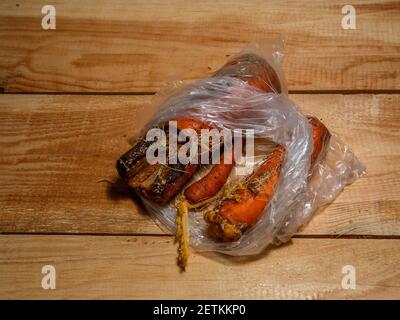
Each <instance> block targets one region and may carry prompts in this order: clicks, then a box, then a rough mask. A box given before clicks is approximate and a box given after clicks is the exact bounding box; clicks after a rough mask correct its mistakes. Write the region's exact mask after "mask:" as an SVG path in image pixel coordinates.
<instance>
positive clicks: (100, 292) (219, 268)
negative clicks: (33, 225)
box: [0, 235, 400, 299]
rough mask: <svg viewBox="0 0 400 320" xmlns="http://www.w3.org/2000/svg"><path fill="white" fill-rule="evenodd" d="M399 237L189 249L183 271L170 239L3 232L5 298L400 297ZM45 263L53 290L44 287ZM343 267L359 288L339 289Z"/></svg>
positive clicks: (0, 294)
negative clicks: (243, 254)
mask: <svg viewBox="0 0 400 320" xmlns="http://www.w3.org/2000/svg"><path fill="white" fill-rule="evenodd" d="M399 242H400V240H393V239H392V240H388V239H386V240H366V239H362V240H361V239H295V240H294V241H293V242H292V243H290V244H287V245H285V246H282V247H279V248H275V249H272V250H269V251H267V252H265V253H263V254H261V255H260V256H258V257H253V258H232V257H227V256H222V255H218V254H211V253H208V254H205V255H202V254H194V253H192V255H191V257H190V262H189V263H190V264H189V266H188V269H187V271H186V272H185V273H183V274H182V273H180V272H179V270H178V267H177V266H176V264H175V261H176V247H175V246H174V245H173V239H172V238H171V237H150V236H147V237H125V236H110V237H106V236H38V235H34V236H32V235H31V236H28V235H24V236H16V235H13V236H10V235H9V236H0V298H2V299H4V298H17V299H28V298H29V299H43V298H46V299H81V298H120V299H337V298H339V299H342V298H347V299H348V298H351V299H376V298H386V299H399V298H400V272H399V268H398V266H399V263H400V251H399V250H398V248H399ZM316 253H318V254H316ZM47 264H50V265H53V266H54V267H55V268H56V276H57V277H56V289H55V290H43V289H42V287H41V280H42V277H43V275H42V274H41V270H42V267H43V266H44V265H47ZM345 265H352V266H354V268H355V271H356V289H354V290H352V289H348V290H345V289H342V287H341V283H342V278H343V277H344V274H342V268H343V266H345ZM161 284H162V285H161Z"/></svg>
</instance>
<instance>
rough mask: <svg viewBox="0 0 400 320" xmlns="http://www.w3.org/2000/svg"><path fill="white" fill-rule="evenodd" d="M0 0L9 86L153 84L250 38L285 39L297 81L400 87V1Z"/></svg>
mask: <svg viewBox="0 0 400 320" xmlns="http://www.w3.org/2000/svg"><path fill="white" fill-rule="evenodd" d="M18 3H19V6H16V3H15V1H1V3H0V39H1V40H2V42H3V45H2V46H1V47H0V56H1V61H0V66H1V70H0V87H2V88H3V89H4V91H6V92H21V91H22V92H48V91H58V92H154V91H156V90H157V89H158V88H159V87H160V86H161V85H162V84H163V83H164V82H165V81H166V80H169V79H185V80H191V79H197V78H202V77H204V76H206V75H210V74H211V73H213V72H214V71H215V70H216V69H217V68H219V67H220V66H221V65H222V64H223V63H225V62H226V59H227V55H233V54H235V53H237V52H238V51H239V50H241V49H242V48H243V47H244V46H245V45H246V44H247V43H248V42H250V41H253V40H257V39H265V38H271V37H278V36H279V34H283V35H284V37H285V39H286V43H287V48H286V60H285V64H284V69H285V71H286V76H287V78H288V83H289V86H290V89H291V90H311V91H316V90H398V89H399V85H400V76H399V73H398V70H399V69H400V51H399V42H400V33H399V32H398V30H399V22H398V21H399V16H400V5H399V2H398V1H371V0H357V1H351V4H352V5H353V6H355V7H356V9H357V11H356V12H357V25H356V27H357V29H356V30H355V31H353V30H343V29H342V27H341V19H342V13H341V9H342V6H343V5H344V4H345V3H343V1H339V0H336V1H324V0H320V1H312V2H310V1H296V0H290V1H288V0H286V1H282V0H277V1H261V0H260V1H249V2H246V5H243V2H242V1H240V0H237V1H215V0H205V1H189V2H188V1H186V0H174V1H168V2H165V1H163V0H156V1H140V2H138V1H130V0H118V1H106V0H101V1H99V0H87V1H78V0H75V1H72V0H71V1H62V0H57V1H52V2H51V4H52V5H54V6H55V8H56V10H57V11H56V12H57V24H56V28H57V29H56V30H51V31H43V30H42V29H41V19H42V15H41V7H42V6H43V5H44V4H47V3H44V2H43V1H41V0H35V1H32V0H31V1H18Z"/></svg>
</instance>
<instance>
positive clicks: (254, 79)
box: [142, 41, 365, 255]
mask: <svg viewBox="0 0 400 320" xmlns="http://www.w3.org/2000/svg"><path fill="white" fill-rule="evenodd" d="M282 48H283V44H282V42H279V41H278V42H266V43H264V44H263V45H260V44H251V45H250V46H249V47H248V48H247V49H245V50H244V51H243V52H241V53H240V54H239V55H238V56H237V57H239V58H240V57H243V55H247V54H250V55H252V54H256V55H257V56H259V57H262V58H263V59H264V60H265V61H267V64H268V65H269V66H270V67H272V68H273V71H274V72H275V73H276V75H275V76H276V77H277V79H278V80H279V84H276V83H274V80H272V82H269V80H268V81H267V82H268V83H261V82H262V81H264V82H265V79H264V80H262V81H261V82H260V81H259V80H260V79H259V78H258V75H256V76H255V74H257V72H258V69H254V68H253V66H252V65H251V63H252V60H251V59H248V58H246V59H247V60H246V61H245V63H244V64H242V65H240V66H239V68H240V71H239V72H240V76H239V77H238V76H237V74H236V77H233V76H232V72H235V70H234V68H235V67H236V68H238V66H237V65H235V63H236V62H235V59H236V58H237V57H233V58H232V59H231V60H230V62H232V63H233V64H232V65H230V62H228V63H227V64H226V65H225V67H224V68H223V69H221V70H223V72H221V70H220V71H219V72H217V74H216V76H214V77H212V78H209V79H205V80H198V81H195V82H193V83H191V84H189V85H186V86H183V87H179V88H177V89H175V90H169V92H168V96H165V95H164V96H163V95H162V94H161V95H159V96H158V98H157V100H158V101H160V97H161V98H163V100H164V101H163V102H162V103H161V104H160V106H159V108H158V111H157V113H156V115H155V116H154V117H153V119H152V120H151V121H150V123H148V124H147V126H146V127H145V128H144V129H143V134H144V135H145V133H146V132H147V131H148V130H149V129H150V128H152V127H154V126H155V125H157V124H158V123H160V122H163V121H166V120H172V119H177V118H193V119H199V120H202V121H205V122H207V123H210V124H213V125H214V126H215V127H217V128H218V129H228V130H235V129H238V128H239V129H253V130H254V139H255V141H256V143H255V154H256V156H255V157H254V160H253V162H254V163H253V165H254V167H257V166H258V165H259V164H260V163H261V162H262V160H263V158H264V156H263V155H264V154H267V153H268V141H272V142H274V143H276V144H279V145H281V146H283V147H284V148H285V151H286V154H285V160H284V163H283V166H282V169H281V173H280V176H279V182H278V185H277V187H276V189H275V191H274V193H273V196H272V199H271V200H270V201H269V203H268V205H267V206H266V207H265V209H264V211H263V214H262V215H261V216H260V218H259V219H258V221H257V223H256V224H255V225H254V226H252V227H251V228H250V229H249V230H247V231H246V232H244V234H243V235H242V236H241V237H240V239H239V240H237V241H233V242H218V241H215V240H214V239H212V238H210V237H209V235H208V233H207V227H208V225H207V223H206V222H205V221H204V219H203V215H204V212H205V211H206V210H207V208H201V209H197V210H191V211H190V212H189V223H188V224H189V235H190V244H191V245H192V246H193V247H194V248H196V249H197V250H199V251H217V252H221V253H225V254H229V255H252V254H258V253H260V252H261V251H262V250H263V249H265V248H266V247H267V246H268V245H269V244H272V243H274V244H279V243H281V242H285V241H287V240H288V239H290V237H291V236H292V235H293V234H294V233H296V231H297V230H298V229H299V228H300V227H301V226H303V225H304V224H306V223H307V222H308V221H309V219H310V217H311V216H312V213H313V212H314V211H315V210H316V209H318V208H319V207H321V206H322V205H325V204H327V203H329V202H331V201H333V200H334V198H335V197H336V196H337V195H338V194H339V193H340V191H341V190H342V189H343V188H344V187H345V186H346V185H347V184H349V183H352V182H354V181H355V180H356V179H357V178H358V177H360V176H361V175H362V174H364V173H365V167H364V166H363V165H362V164H361V163H360V162H359V161H358V160H357V158H356V157H355V155H354V154H353V153H352V151H351V149H350V148H349V147H348V146H347V145H346V144H344V143H343V142H342V141H341V140H340V139H339V138H338V137H337V136H336V135H334V134H332V132H331V134H332V136H331V139H330V140H329V144H328V145H327V146H324V148H325V149H326V152H325V153H324V155H323V156H322V157H321V158H320V159H318V161H317V162H316V164H315V165H314V166H313V167H312V168H310V166H311V154H312V150H313V140H312V131H311V126H310V124H309V122H308V121H307V117H306V116H305V115H304V114H303V113H302V112H301V111H300V109H299V108H298V107H297V106H296V105H295V104H294V103H293V102H292V101H291V100H290V99H289V98H288V96H287V90H286V83H285V81H284V78H283V73H282V70H281V61H282V57H283V54H282ZM249 61H250V63H248V62H249ZM249 70H250V71H249ZM236 71H237V70H236ZM246 72H249V73H250V74H246ZM246 77H250V80H249V78H246ZM249 83H250V84H249ZM268 88H270V89H271V90H268ZM275 88H279V90H276V89H275ZM260 89H261V90H260ZM265 91H270V92H265ZM240 165H242V164H236V167H237V166H240ZM205 172H206V171H205V170H200V171H199V172H197V173H196V174H195V176H194V177H192V179H191V180H190V182H189V183H188V184H187V185H190V184H191V183H192V182H193V181H195V180H198V179H200V178H201V177H202V176H204V174H205ZM236 172H237V171H236V170H232V173H231V174H230V176H229V178H228V181H227V183H228V184H233V183H236V182H237V181H240V179H241V178H242V177H241V176H240V175H237V174H236ZM183 189H184V188H183ZM182 192H183V190H181V191H180V193H179V194H178V195H177V196H179V195H181V194H182ZM177 196H176V197H175V199H173V200H172V201H170V202H169V203H168V204H166V205H160V204H157V203H155V202H153V201H151V200H148V199H146V198H145V197H142V199H143V202H144V204H145V206H146V208H147V210H148V211H149V212H150V213H151V214H152V215H153V216H154V217H155V218H156V220H157V221H158V222H160V223H161V225H162V226H163V227H164V228H166V229H167V230H168V231H169V232H173V233H174V232H175V231H176V222H175V218H176V212H177V210H176V207H175V205H176V199H177Z"/></svg>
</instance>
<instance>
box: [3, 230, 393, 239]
mask: <svg viewBox="0 0 400 320" xmlns="http://www.w3.org/2000/svg"><path fill="white" fill-rule="evenodd" d="M0 235H2V236H14V235H15V236H20V235H31V236H35V235H37V236H95V237H97V236H99V237H174V235H173V234H170V233H164V234H160V233H105V232H103V233H101V232H100V233H96V232H83V233H78V232H0ZM292 238H294V239H368V240H371V239H376V240H381V239H382V240H396V239H399V240H400V235H370V234H343V235H340V234H339V235H331V234H296V235H294V236H293V237H292Z"/></svg>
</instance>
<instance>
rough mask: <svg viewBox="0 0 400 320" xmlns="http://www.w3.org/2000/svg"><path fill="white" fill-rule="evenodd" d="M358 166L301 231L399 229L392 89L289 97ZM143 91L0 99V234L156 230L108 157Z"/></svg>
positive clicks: (141, 118) (399, 114)
mask: <svg viewBox="0 0 400 320" xmlns="http://www.w3.org/2000/svg"><path fill="white" fill-rule="evenodd" d="M292 98H293V99H294V100H295V101H296V102H297V103H298V104H299V105H300V106H302V107H303V109H304V110H305V111H306V112H310V113H313V114H315V115H317V116H318V117H320V118H322V119H323V121H324V122H325V123H326V124H327V125H328V127H329V128H331V129H332V130H334V131H335V132H337V133H338V134H340V135H341V136H342V137H343V139H344V140H345V141H346V142H348V143H349V144H350V145H351V146H352V147H353V148H354V150H355V152H356V154H357V155H358V156H359V158H360V159H361V160H362V161H363V162H364V163H365V164H366V166H367V170H368V175H367V176H365V177H363V178H362V179H360V180H359V181H357V182H356V183H354V184H353V185H351V186H349V187H347V188H346V189H345V191H344V192H343V193H342V194H341V195H340V196H339V197H338V198H337V199H336V200H335V201H334V203H332V204H331V205H330V206H328V207H327V208H325V209H324V210H323V211H321V212H319V213H317V214H316V215H315V216H314V217H313V219H312V220H311V222H310V224H309V225H308V226H307V227H306V228H305V229H304V230H303V231H301V233H300V234H303V235H320V234H323V235H331V236H340V235H384V236H399V235H400V210H399V208H400V192H399V186H400V170H399V169H400V168H399V163H400V161H399V159H400V145H399V143H398V141H399V132H400V130H399V124H400V108H398V106H399V103H400V95H337V94H334V95H293V96H292ZM150 99H151V97H149V96H130V95H128V96H107V95H101V96H91V95H83V96H76V95H2V96H0V208H1V214H0V232H2V233H5V232H7V233H8V232H11V233H13V232H50V233H65V232H66V233H111V234H112V233H113V234H121V233H122V234H142V233H145V234H162V233H163V232H162V231H161V230H160V229H159V228H158V227H157V226H156V225H155V224H154V222H153V221H152V220H151V219H150V218H149V217H148V215H147V214H146V212H145V211H144V209H143V208H142V207H141V205H140V202H139V201H138V200H137V199H136V200H135V199H134V200H133V195H132V194H131V193H130V192H129V191H128V190H127V188H126V187H125V185H124V184H123V183H116V184H115V185H111V184H109V183H98V182H97V181H98V180H99V179H101V178H108V179H111V180H115V179H116V178H117V175H116V171H115V168H114V162H115V160H116V159H117V158H118V157H119V155H120V154H121V153H123V152H125V151H126V150H127V149H128V148H129V146H130V142H131V141H132V137H134V136H135V135H136V134H137V132H138V130H139V129H140V128H141V126H142V125H143V124H144V122H145V121H147V119H149V118H150V116H151V114H152V112H153V109H154V107H152V106H151V105H149V104H148V103H149V101H150Z"/></svg>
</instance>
